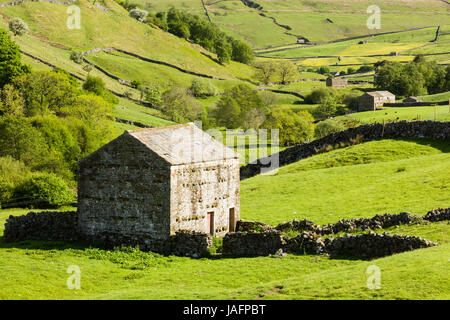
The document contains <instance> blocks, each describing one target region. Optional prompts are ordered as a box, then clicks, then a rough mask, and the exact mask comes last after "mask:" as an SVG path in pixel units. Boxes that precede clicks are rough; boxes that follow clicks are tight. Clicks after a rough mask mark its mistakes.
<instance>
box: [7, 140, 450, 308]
mask: <svg viewBox="0 0 450 320" xmlns="http://www.w3.org/2000/svg"><path fill="white" fill-rule="evenodd" d="M448 148H449V147H448V144H443V143H437V142H432V141H413V140H409V141H399V140H386V141H373V142H370V143H367V144H364V145H357V146H353V147H350V148H348V149H342V150H336V151H333V152H331V153H330V154H320V155H317V156H314V157H312V158H309V159H306V160H302V161H300V162H298V163H295V164H292V165H290V166H286V167H283V168H281V169H280V170H279V172H278V174H277V175H275V176H260V177H254V178H251V179H248V180H244V181H243V182H242V187H241V188H242V191H241V197H242V198H241V210H242V214H241V216H242V218H244V219H247V220H250V219H256V220H259V221H264V222H268V223H273V224H275V223H278V222H281V221H284V220H292V219H293V218H297V219H302V218H308V219H313V220H314V221H315V222H316V223H322V224H323V223H328V222H335V221H337V220H339V219H340V218H349V217H360V216H364V217H370V216H373V215H374V214H375V213H385V212H394V213H397V212H400V211H405V210H410V211H411V212H413V213H415V214H424V213H425V212H426V211H428V210H429V209H432V208H436V207H439V206H441V207H442V206H448V204H449V200H450V199H449V197H448V190H449V188H450V185H449V181H450V179H449V177H450V171H449V166H448V163H449V160H450V158H449V154H448V153H447V152H448V151H449V150H448ZM383 150H385V151H386V152H382V151H383ZM362 155H365V156H366V158H364V162H365V164H360V162H359V159H361V158H362V157H361V156H362ZM353 156H354V157H356V158H355V159H353V160H352V157H353ZM327 157H329V158H330V159H333V160H336V161H342V162H341V163H340V165H342V166H340V167H333V168H326V163H327V160H326V158H327ZM399 168H405V170H404V171H401V172H398V171H399V170H398V169H399ZM361 177H364V183H363V184H362V183H361ZM274 186H277V187H276V188H274ZM63 209H64V210H67V209H70V208H63ZM26 212H27V210H22V209H11V210H1V211H0V237H1V235H2V233H3V224H4V221H5V219H6V218H7V217H8V216H9V215H10V214H12V215H20V214H24V213H26ZM382 231H389V232H391V233H400V234H409V235H415V236H422V237H425V238H426V239H428V240H432V241H437V242H438V243H439V246H437V247H433V248H429V249H422V250H416V251H412V252H406V253H402V254H396V255H393V256H390V257H385V258H380V259H375V260H371V261H364V260H358V259H330V258H328V257H325V256H315V255H298V256H297V255H288V256H287V257H284V258H279V257H258V258H220V259H207V258H203V259H191V258H180V257H173V256H169V257H164V256H160V255H158V254H153V253H142V252H140V251H136V250H134V249H122V250H119V249H116V250H113V251H111V250H101V249H97V248H86V247H84V246H83V245H81V244H77V243H66V242H44V241H24V242H20V243H11V244H6V243H3V242H2V240H1V238H0V286H1V287H2V290H1V291H0V299H449V298H450V290H449V288H450V279H449V277H448V263H449V262H448V258H449V257H448V252H449V249H450V238H449V234H450V225H449V223H448V222H440V223H430V224H419V225H408V226H401V227H399V228H391V229H388V230H378V231H377V232H382ZM71 265H77V266H79V267H80V269H81V290H69V289H67V287H66V281H67V278H68V276H69V274H68V273H67V268H68V267H69V266H71ZM370 265H376V266H378V267H380V269H381V272H382V282H381V286H382V287H381V289H380V290H369V289H368V288H367V287H366V281H367V274H366V269H367V267H368V266H370ZM236 270H239V272H236ZM274 270H277V271H276V272H274Z"/></svg>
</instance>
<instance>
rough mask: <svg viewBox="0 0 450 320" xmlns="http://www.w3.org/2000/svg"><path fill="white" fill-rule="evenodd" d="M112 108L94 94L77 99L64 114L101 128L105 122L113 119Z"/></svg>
mask: <svg viewBox="0 0 450 320" xmlns="http://www.w3.org/2000/svg"><path fill="white" fill-rule="evenodd" d="M111 113H112V106H111V104H110V103H108V102H107V101H106V100H104V99H103V98H102V97H101V96H97V95H95V94H92V93H88V94H83V95H80V96H78V97H76V100H75V101H74V103H73V104H72V106H70V107H66V108H65V109H64V114H65V115H68V116H74V117H76V118H78V119H82V120H84V121H85V122H87V123H89V124H90V126H91V127H93V128H99V127H101V126H102V125H103V121H105V120H107V119H108V118H110V117H111Z"/></svg>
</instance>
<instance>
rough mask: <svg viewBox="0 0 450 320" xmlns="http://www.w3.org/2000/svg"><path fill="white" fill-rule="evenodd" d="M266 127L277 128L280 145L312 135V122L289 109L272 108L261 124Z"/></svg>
mask: <svg viewBox="0 0 450 320" xmlns="http://www.w3.org/2000/svg"><path fill="white" fill-rule="evenodd" d="M262 127H264V128H266V129H269V130H270V129H278V130H279V139H280V146H283V147H285V146H291V145H294V144H297V143H301V142H305V141H308V140H310V139H312V138H313V136H314V124H313V123H312V121H310V120H309V119H308V118H306V117H304V116H302V115H299V114H296V113H295V112H294V111H292V110H291V109H286V108H283V107H278V108H275V109H273V110H272V111H271V112H270V114H269V115H268V116H267V119H266V121H264V123H263V124H262Z"/></svg>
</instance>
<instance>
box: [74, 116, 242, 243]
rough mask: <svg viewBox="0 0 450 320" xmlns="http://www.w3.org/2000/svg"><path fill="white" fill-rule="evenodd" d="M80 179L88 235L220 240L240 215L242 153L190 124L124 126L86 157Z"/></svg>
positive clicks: (83, 221) (149, 239) (81, 216)
mask: <svg viewBox="0 0 450 320" xmlns="http://www.w3.org/2000/svg"><path fill="white" fill-rule="evenodd" d="M78 176H79V178H78V179H79V180H78V214H79V227H80V231H81V232H82V234H83V235H84V236H85V237H86V238H89V239H105V238H107V239H111V238H112V239H114V240H116V243H121V242H130V241H129V240H130V239H131V240H134V241H131V242H132V243H140V242H145V244H147V247H150V249H151V250H158V248H159V246H161V245H163V243H164V242H165V241H167V240H168V239H169V237H170V236H171V235H174V234H175V232H177V231H181V230H190V231H196V232H202V233H207V234H211V235H214V236H218V237H222V236H224V235H225V234H226V233H227V232H229V231H235V226H236V221H237V220H239V205H240V202H239V199H240V198H239V192H240V191H239V183H240V180H239V154H237V153H235V152H234V151H233V150H231V149H229V148H227V147H225V146H224V145H223V144H221V143H220V142H218V141H217V140H215V139H213V138H212V137H211V136H210V135H208V134H207V133H205V132H203V131H202V130H200V129H199V128H197V127H196V126H195V125H194V124H192V123H189V124H182V125H174V126H168V127H158V128H150V129H142V130H128V131H125V132H124V133H123V134H122V135H121V136H119V137H118V138H116V139H115V140H113V141H111V142H110V143H108V144H106V145H105V146H103V147H101V148H100V149H98V150H97V151H95V152H94V153H92V154H90V155H89V156H87V157H86V158H84V159H82V160H81V161H80V162H79V167H78ZM125 240H127V241H125Z"/></svg>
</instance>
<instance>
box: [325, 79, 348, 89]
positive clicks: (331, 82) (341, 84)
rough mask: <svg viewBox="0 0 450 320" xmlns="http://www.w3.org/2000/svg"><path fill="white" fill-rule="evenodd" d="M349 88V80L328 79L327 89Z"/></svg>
mask: <svg viewBox="0 0 450 320" xmlns="http://www.w3.org/2000/svg"><path fill="white" fill-rule="evenodd" d="M347 86H348V79H347V78H333V77H328V78H327V87H332V88H346V87H347Z"/></svg>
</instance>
